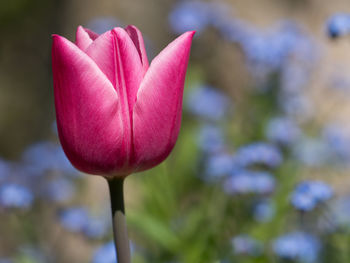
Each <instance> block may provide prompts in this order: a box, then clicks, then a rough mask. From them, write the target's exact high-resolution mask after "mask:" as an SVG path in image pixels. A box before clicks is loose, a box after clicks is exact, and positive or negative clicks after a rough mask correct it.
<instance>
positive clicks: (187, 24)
mask: <svg viewBox="0 0 350 263" xmlns="http://www.w3.org/2000/svg"><path fill="white" fill-rule="evenodd" d="M208 7H209V6H208V5H207V4H206V3H203V2H200V1H185V2H179V3H178V4H177V5H176V6H175V7H174V9H173V10H172V11H171V13H170V15H169V23H170V26H171V28H172V30H173V31H174V32H175V33H177V34H181V33H184V32H185V31H189V30H196V31H197V32H198V33H200V32H201V31H203V30H205V29H206V27H207V26H208V25H209V23H210V11H211V10H210V9H209V8H208Z"/></svg>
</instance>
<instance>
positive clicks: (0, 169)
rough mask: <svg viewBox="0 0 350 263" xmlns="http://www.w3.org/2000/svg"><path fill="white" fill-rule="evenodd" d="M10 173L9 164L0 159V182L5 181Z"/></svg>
mask: <svg viewBox="0 0 350 263" xmlns="http://www.w3.org/2000/svg"><path fill="white" fill-rule="evenodd" d="M10 173H11V164H10V163H9V162H7V161H5V160H3V159H1V158H0V181H2V180H5V179H6V178H7V177H8V176H9V175H10Z"/></svg>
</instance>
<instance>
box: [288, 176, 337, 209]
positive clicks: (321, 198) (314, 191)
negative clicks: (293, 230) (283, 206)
mask: <svg viewBox="0 0 350 263" xmlns="http://www.w3.org/2000/svg"><path fill="white" fill-rule="evenodd" d="M332 196H333V190H332V188H331V187H330V186H329V185H327V184H326V183H324V182H321V181H304V182H302V183H300V184H299V185H298V186H297V187H296V188H295V190H294V191H293V193H292V196H291V202H292V204H293V206H294V207H295V208H297V209H299V210H302V211H311V210H312V209H314V208H315V207H316V206H317V205H318V204H319V203H322V202H325V201H327V200H329V199H330V198H331V197H332Z"/></svg>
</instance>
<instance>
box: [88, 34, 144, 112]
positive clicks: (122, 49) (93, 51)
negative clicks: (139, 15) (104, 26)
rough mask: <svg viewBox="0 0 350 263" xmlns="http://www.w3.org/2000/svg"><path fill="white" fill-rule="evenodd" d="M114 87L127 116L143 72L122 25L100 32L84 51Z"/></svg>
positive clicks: (138, 57)
mask: <svg viewBox="0 0 350 263" xmlns="http://www.w3.org/2000/svg"><path fill="white" fill-rule="evenodd" d="M86 54H88V55H89V56H90V57H91V58H92V59H93V60H94V61H95V62H96V64H97V65H98V67H99V68H100V69H101V70H102V71H103V72H104V73H105V75H106V76H107V78H108V79H109V80H110V82H111V83H112V85H113V86H114V87H115V89H116V91H117V93H118V95H119V98H120V100H121V103H122V104H123V106H122V107H123V108H125V109H126V110H127V111H129V113H130V116H131V112H132V108H133V105H134V102H135V100H136V93H137V90H138V88H139V86H140V83H141V80H142V77H143V74H142V64H141V60H140V56H139V54H138V52H137V50H136V47H135V45H134V44H133V42H132V40H131V38H130V37H129V35H128V34H127V33H126V31H125V30H124V29H122V28H115V29H113V30H111V31H108V32H106V33H104V34H102V35H100V36H99V37H98V38H97V39H96V40H95V41H94V42H93V43H92V44H91V45H90V46H89V47H88V49H87V50H86Z"/></svg>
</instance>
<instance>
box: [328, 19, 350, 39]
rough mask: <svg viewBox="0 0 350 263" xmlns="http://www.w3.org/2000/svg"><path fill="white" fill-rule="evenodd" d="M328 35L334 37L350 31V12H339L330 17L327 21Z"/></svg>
mask: <svg viewBox="0 0 350 263" xmlns="http://www.w3.org/2000/svg"><path fill="white" fill-rule="evenodd" d="M327 31H328V35H329V36H330V37H333V38H337V37H341V36H344V35H347V34H349V33H350V14H344V13H339V14H335V15H333V16H332V17H330V18H329V19H328V21H327Z"/></svg>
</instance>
